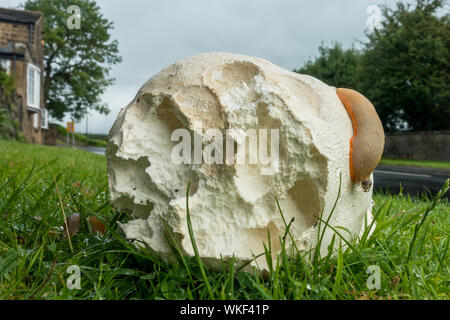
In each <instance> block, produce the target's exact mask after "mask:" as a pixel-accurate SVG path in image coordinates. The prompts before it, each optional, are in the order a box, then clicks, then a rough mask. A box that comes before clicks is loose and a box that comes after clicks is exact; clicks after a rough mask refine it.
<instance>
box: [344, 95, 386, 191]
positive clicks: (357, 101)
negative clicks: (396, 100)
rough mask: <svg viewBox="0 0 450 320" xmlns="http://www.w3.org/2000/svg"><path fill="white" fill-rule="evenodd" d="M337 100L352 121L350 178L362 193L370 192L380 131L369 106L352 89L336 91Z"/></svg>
mask: <svg viewBox="0 0 450 320" xmlns="http://www.w3.org/2000/svg"><path fill="white" fill-rule="evenodd" d="M336 94H337V95H338V97H339V99H341V102H342V104H343V105H344V107H345V109H346V110H347V113H348V115H349V117H350V120H351V121H352V126H353V136H352V137H351V139H350V161H349V162H350V163H349V164H350V178H351V179H352V181H353V183H361V186H362V188H363V190H364V192H367V191H369V190H370V188H371V186H372V182H371V181H370V175H371V174H372V172H373V171H374V170H375V168H376V166H377V165H378V163H379V162H380V160H381V155H382V154H383V149H384V130H383V125H382V124H381V120H380V118H379V117H378V114H377V112H376V111H375V108H374V106H373V104H372V103H371V102H370V101H369V100H368V99H367V98H366V97H365V96H363V95H362V94H360V93H359V92H357V91H355V90H351V89H345V88H338V89H336Z"/></svg>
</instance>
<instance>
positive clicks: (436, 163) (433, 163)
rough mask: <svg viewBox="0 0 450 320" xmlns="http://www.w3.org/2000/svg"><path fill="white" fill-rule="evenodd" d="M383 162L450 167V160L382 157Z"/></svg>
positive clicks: (439, 167) (428, 166)
mask: <svg viewBox="0 0 450 320" xmlns="http://www.w3.org/2000/svg"><path fill="white" fill-rule="evenodd" d="M381 164H385V165H394V166H415V167H427V168H436V169H449V170H450V162H449V161H425V160H409V159H385V158H383V159H381Z"/></svg>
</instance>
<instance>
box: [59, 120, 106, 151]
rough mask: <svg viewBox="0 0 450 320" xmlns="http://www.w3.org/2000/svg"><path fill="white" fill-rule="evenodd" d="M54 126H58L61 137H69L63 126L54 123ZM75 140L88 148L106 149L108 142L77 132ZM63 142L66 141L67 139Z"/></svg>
mask: <svg viewBox="0 0 450 320" xmlns="http://www.w3.org/2000/svg"><path fill="white" fill-rule="evenodd" d="M52 125H55V126H56V130H58V133H59V135H60V136H61V137H66V135H67V131H66V128H64V127H63V126H61V125H59V124H56V123H52ZM70 139H72V137H70ZM75 140H76V141H78V142H81V143H83V144H85V145H88V146H92V147H102V148H106V141H104V140H97V139H91V138H88V137H86V136H85V135H84V134H81V133H77V132H76V133H75ZM62 141H66V140H65V138H64V139H63V140H62ZM70 141H72V140H70Z"/></svg>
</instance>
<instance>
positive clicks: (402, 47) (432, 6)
mask: <svg viewBox="0 0 450 320" xmlns="http://www.w3.org/2000/svg"><path fill="white" fill-rule="evenodd" d="M444 5H445V2H444V1H443V0H418V1H417V3H416V4H415V6H414V7H412V6H410V5H405V4H403V3H401V2H399V3H397V5H396V7H395V8H394V9H389V8H388V7H386V6H384V7H382V13H383V17H384V19H383V21H382V26H381V28H380V29H375V30H373V31H372V32H371V33H368V34H367V37H368V40H369V41H368V42H367V43H366V44H365V50H364V51H365V52H364V54H363V56H362V57H361V61H360V62H361V63H360V70H359V83H358V89H360V91H361V93H363V94H364V95H366V96H367V97H368V98H369V99H370V100H371V101H372V102H373V104H374V105H375V107H376V109H377V111H378V114H379V115H380V118H381V120H382V122H383V124H384V125H385V129H387V130H388V131H393V130H398V129H401V128H402V126H404V127H406V129H408V130H415V131H422V130H443V129H449V128H450V106H449V103H450V90H449V89H450V88H449V84H450V28H449V14H448V13H447V14H445V15H439V14H440V12H442V11H445V10H444ZM447 12H448V11H447Z"/></svg>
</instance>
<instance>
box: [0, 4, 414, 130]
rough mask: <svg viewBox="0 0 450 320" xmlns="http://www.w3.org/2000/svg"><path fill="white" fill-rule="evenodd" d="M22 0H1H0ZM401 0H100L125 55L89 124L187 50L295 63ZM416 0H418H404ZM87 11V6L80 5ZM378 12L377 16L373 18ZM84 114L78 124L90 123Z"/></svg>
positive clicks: (345, 39)
mask: <svg viewBox="0 0 450 320" xmlns="http://www.w3.org/2000/svg"><path fill="white" fill-rule="evenodd" d="M22 2H23V1H15V0H0V7H16V6H18V5H19V4H20V3H22ZM396 2H397V1H396V0H309V1H308V0H157V1H156V0H127V1H123V0H98V1H97V3H98V4H99V6H100V7H101V9H102V12H103V14H104V15H105V17H106V18H107V19H109V20H110V21H113V22H114V30H113V34H112V37H113V38H114V39H117V40H118V41H119V51H120V54H121V56H122V57H123V61H122V63H121V64H119V65H116V66H114V67H113V69H112V72H111V74H112V76H113V77H115V78H116V82H115V84H114V85H112V86H110V87H109V88H108V89H107V91H106V92H105V94H104V96H103V99H104V101H106V102H107V103H108V106H109V108H110V109H111V112H110V114H109V115H108V116H104V115H100V114H98V113H96V112H93V111H91V112H90V115H89V121H88V123H89V132H95V133H107V132H109V129H110V127H111V126H112V124H113V122H114V120H115V119H116V117H117V114H118V112H119V111H120V109H121V108H123V107H124V106H126V105H127V104H128V103H129V102H130V101H131V100H132V98H133V97H134V95H135V94H136V92H137V91H138V89H139V88H140V87H141V86H142V85H143V84H144V82H145V81H146V80H148V79H149V78H150V77H151V76H152V75H153V74H155V73H157V72H158V71H160V70H161V69H163V68H164V67H166V66H168V65H169V64H171V63H173V62H175V61H177V60H179V59H182V58H187V57H189V56H192V55H195V54H198V53H202V52H212V51H222V52H233V53H239V54H245V55H250V56H257V57H260V58H263V59H266V60H269V61H270V62H272V63H274V64H276V65H279V66H281V67H283V68H285V69H288V70H292V69H293V68H298V67H300V66H301V65H302V64H303V63H305V62H306V61H307V60H308V59H310V58H313V57H315V56H317V55H318V47H319V45H320V44H321V42H324V43H325V45H331V44H332V42H333V41H338V42H340V43H342V44H343V45H344V47H350V46H351V45H352V43H355V44H356V42H357V41H365V39H366V38H365V35H364V30H365V29H366V28H367V23H368V19H369V21H371V20H370V19H374V18H376V13H375V12H373V11H372V12H368V8H369V6H371V5H379V4H387V5H389V6H394V5H395V3H396ZM402 2H405V3H411V2H413V1H409V0H408V1H402ZM81 14H82V13H81ZM370 17H372V18H370ZM82 18H83V17H82V16H81V23H83V20H82ZM85 123H86V122H85V120H82V121H80V123H78V124H76V125H75V127H76V130H77V131H81V132H84V131H85V127H86V124H85Z"/></svg>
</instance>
